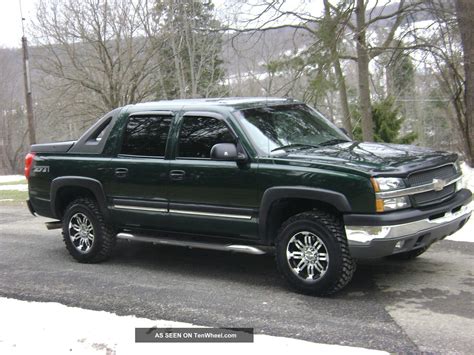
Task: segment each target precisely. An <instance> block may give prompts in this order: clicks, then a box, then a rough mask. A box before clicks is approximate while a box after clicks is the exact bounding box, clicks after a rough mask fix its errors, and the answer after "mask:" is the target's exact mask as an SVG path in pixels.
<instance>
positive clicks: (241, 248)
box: [117, 233, 267, 255]
mask: <svg viewBox="0 0 474 355" xmlns="http://www.w3.org/2000/svg"><path fill="white" fill-rule="evenodd" d="M117 238H119V239H126V240H135V241H137V242H148V243H155V244H163V245H173V246H180V247H188V248H199V249H210V250H221V251H233V252H236V253H245V254H253V255H263V254H266V253H267V251H265V250H263V249H262V248H261V247H255V246H251V245H240V244H218V243H209V242H195V241H189V240H179V239H171V238H163V237H149V236H144V235H134V234H131V233H119V234H117Z"/></svg>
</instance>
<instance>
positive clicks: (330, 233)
mask: <svg viewBox="0 0 474 355" xmlns="http://www.w3.org/2000/svg"><path fill="white" fill-rule="evenodd" d="M275 257H276V263H277V267H278V270H279V271H280V273H281V274H282V275H283V277H284V278H285V279H286V281H287V282H288V283H289V284H290V285H291V286H292V287H293V288H295V289H297V290H298V291H300V292H303V293H307V294H312V295H318V296H328V295H331V294H334V293H336V292H338V291H339V290H341V289H342V288H344V287H345V286H346V285H347V284H348V283H349V281H350V280H351V279H352V275H353V274H354V271H355V267H356V264H355V262H354V260H353V259H352V257H351V256H350V253H349V248H348V245H347V239H346V236H345V233H344V226H343V224H342V222H341V221H340V219H339V218H338V217H337V216H335V215H333V214H330V213H327V212H324V211H317V210H314V211H310V212H303V213H299V214H297V215H295V216H293V217H291V218H289V219H288V220H287V221H286V222H285V223H284V224H283V225H282V227H281V228H280V231H279V233H278V237H277V241H276V253H275Z"/></svg>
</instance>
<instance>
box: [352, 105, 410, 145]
mask: <svg viewBox="0 0 474 355" xmlns="http://www.w3.org/2000/svg"><path fill="white" fill-rule="evenodd" d="M353 117H354V118H355V121H356V125H355V127H356V128H355V130H354V138H355V139H356V140H362V130H361V127H360V120H359V117H360V113H359V112H358V111H357V110H356V109H353ZM372 117H373V119H374V140H375V142H385V143H399V144H410V143H413V141H414V140H415V139H416V138H417V135H416V133H408V134H406V135H404V136H401V137H400V129H401V127H402V124H403V121H404V118H403V117H401V115H400V113H399V111H398V108H397V107H396V106H395V105H394V101H393V98H391V97H388V98H385V99H383V100H380V101H378V102H375V103H373V104H372Z"/></svg>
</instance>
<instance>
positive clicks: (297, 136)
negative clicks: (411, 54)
mask: <svg viewBox="0 0 474 355" xmlns="http://www.w3.org/2000/svg"><path fill="white" fill-rule="evenodd" d="M25 175H26V177H27V178H28V183H29V200H28V207H29V209H30V211H31V212H32V213H33V214H38V215H41V216H46V217H50V218H53V219H54V221H53V222H48V223H47V227H48V228H62V232H63V238H64V242H65V244H66V248H67V250H68V251H69V253H70V254H71V255H72V256H73V257H74V258H75V259H76V260H77V261H79V262H84V263H95V262H100V261H103V260H105V259H107V258H108V257H109V256H110V255H111V253H112V251H113V247H114V245H115V243H116V240H117V239H126V240H132V241H133V240H136V241H146V242H151V243H156V244H166V245H178V246H186V247H191V248H206V249H214V250H223V251H232V252H240V253H250V254H256V255H258V254H264V253H274V254H275V259H276V265H277V268H278V270H279V272H280V273H281V275H282V276H283V277H284V278H285V279H286V280H287V281H288V283H289V284H290V285H291V286H293V287H294V288H295V289H297V290H299V291H300V292H304V293H309V294H315V295H321V296H324V295H330V294H333V293H335V292H337V291H339V290H341V289H342V288H343V287H344V286H345V285H347V283H348V282H349V281H350V280H351V278H352V275H353V273H354V270H355V265H356V263H355V260H356V259H361V258H379V257H385V256H391V257H393V258H399V259H412V258H415V257H417V256H418V255H420V254H422V253H423V252H425V251H426V250H427V249H428V248H429V246H430V245H431V244H432V243H434V242H436V241H438V240H441V239H443V238H444V237H446V236H448V235H450V234H452V233H454V232H456V231H457V230H458V229H460V228H461V227H462V226H463V225H464V224H465V223H466V221H467V220H468V219H469V217H470V215H471V208H470V205H469V203H470V201H471V199H472V194H471V192H470V191H469V190H467V189H463V188H462V184H461V179H462V172H461V170H460V166H459V162H458V157H457V155H456V154H453V153H448V152H442V151H433V150H429V149H425V148H419V147H415V146H407V145H395V144H382V143H361V142H356V141H353V140H351V139H350V138H349V137H348V136H347V135H346V134H345V133H344V132H343V130H341V129H338V128H337V127H336V126H334V125H333V124H332V123H331V122H330V121H328V120H327V119H325V118H324V117H323V116H322V115H321V114H320V113H319V112H317V111H316V110H314V109H312V108H310V107H308V106H307V105H305V104H304V103H301V102H299V101H295V100H292V99H284V98H283V99H280V98H226V99H196V100H172V101H160V102H150V103H141V104H136V105H128V106H125V107H122V108H117V109H116V110H113V111H112V112H110V113H108V114H106V115H105V116H104V117H102V118H101V119H100V120H98V122H97V123H95V124H94V125H93V126H92V127H91V128H90V129H89V130H87V132H85V133H84V134H83V135H82V136H81V137H80V138H79V139H78V140H77V141H71V142H61V143H51V144H35V145H33V146H32V147H31V152H30V153H29V154H28V155H27V157H26V162H25ZM256 272H258V271H257V270H256Z"/></svg>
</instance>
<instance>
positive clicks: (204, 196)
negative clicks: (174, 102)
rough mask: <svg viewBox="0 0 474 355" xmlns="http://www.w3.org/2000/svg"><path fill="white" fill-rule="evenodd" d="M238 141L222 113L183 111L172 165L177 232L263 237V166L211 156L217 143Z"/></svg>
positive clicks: (172, 217)
mask: <svg viewBox="0 0 474 355" xmlns="http://www.w3.org/2000/svg"><path fill="white" fill-rule="evenodd" d="M236 141H237V139H236V135H235V134H234V133H233V131H232V130H231V129H230V128H229V126H228V125H227V123H226V122H225V121H224V119H223V118H222V117H220V116H219V115H216V114H207V115H206V114H204V113H203V114H201V113H199V114H197V113H195V112H194V113H186V114H184V115H183V117H182V118H181V122H180V123H179V133H178V137H177V142H176V147H175V150H174V157H175V159H171V160H170V165H169V177H170V184H169V189H168V191H169V200H170V205H169V212H170V215H169V218H170V219H169V223H170V229H171V230H176V231H182V232H187V233H195V234H206V235H209V234H212V235H215V236H228V237H229V236H230V237H241V238H256V237H257V222H256V218H257V209H258V201H257V183H256V176H257V174H256V173H257V164H256V163H252V162H248V163H245V164H237V163H236V162H234V161H215V160H211V159H210V151H211V148H212V147H213V146H214V144H217V143H236ZM229 222H232V223H229Z"/></svg>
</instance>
